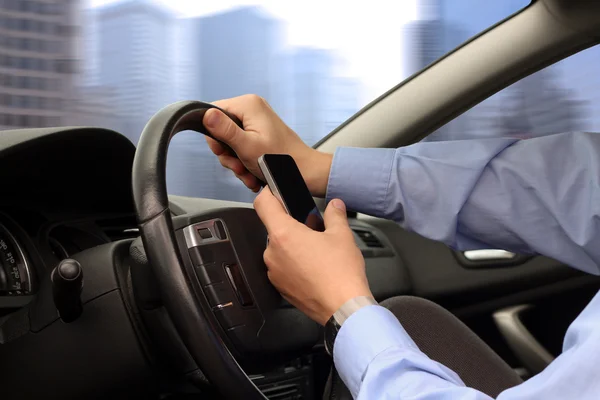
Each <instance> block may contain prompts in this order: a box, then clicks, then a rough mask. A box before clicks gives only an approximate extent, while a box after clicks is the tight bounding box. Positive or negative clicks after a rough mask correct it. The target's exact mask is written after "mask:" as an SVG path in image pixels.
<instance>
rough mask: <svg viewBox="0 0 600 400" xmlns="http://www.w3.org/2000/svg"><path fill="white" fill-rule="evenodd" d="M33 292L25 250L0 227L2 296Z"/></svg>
mask: <svg viewBox="0 0 600 400" xmlns="http://www.w3.org/2000/svg"><path fill="white" fill-rule="evenodd" d="M29 292H31V274H30V270H29V264H28V263H27V259H26V257H25V253H24V252H23V248H22V247H21V245H19V243H18V242H17V240H16V239H15V237H14V236H13V235H12V234H11V233H10V232H9V231H8V229H6V228H5V227H4V226H3V225H0V295H9V296H18V295H23V294H29Z"/></svg>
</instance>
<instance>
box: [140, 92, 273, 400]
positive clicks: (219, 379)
mask: <svg viewBox="0 0 600 400" xmlns="http://www.w3.org/2000/svg"><path fill="white" fill-rule="evenodd" d="M210 108H218V107H216V106H214V105H212V104H209V103H203V102H197V101H183V102H178V103H174V104H171V105H169V106H167V107H165V108H163V109H162V110H160V111H159V112H158V113H157V114H156V115H154V116H153V117H152V118H151V119H150V121H149V122H148V124H147V125H146V127H145V128H144V131H143V132H142V135H141V138H140V141H139V144H138V148H137V151H136V154H135V159H134V163H133V172H132V181H133V182H132V188H133V197H134V203H135V209H136V216H137V219H138V224H139V228H140V233H141V237H142V241H143V243H144V248H145V251H146V254H147V257H148V260H149V264H150V267H151V268H152V270H153V272H154V275H155V276H156V279H157V281H158V287H159V289H160V294H161V297H162V300H163V303H164V306H165V308H166V310H167V312H168V313H169V315H170V316H171V318H172V320H173V324H174V326H175V328H176V329H177V331H178V333H179V335H180V336H181V339H182V340H183V342H184V344H185V345H186V347H187V349H188V351H189V352H190V355H191V356H192V358H193V359H194V361H195V362H196V364H197V365H198V367H199V368H200V369H201V370H202V371H203V373H204V374H205V375H206V376H207V378H208V379H209V380H210V381H211V383H212V384H214V385H215V386H216V387H217V389H218V390H219V391H220V393H222V394H223V395H224V396H225V397H227V398H242V397H243V398H245V399H265V398H266V397H265V396H264V395H263V394H262V392H261V391H260V390H259V389H258V388H257V387H256V385H254V383H253V382H252V381H251V380H250V378H249V377H248V375H247V374H246V373H245V372H244V371H243V370H242V368H241V366H240V365H239V363H238V362H237V361H236V359H235V358H234V356H233V354H232V353H231V352H230V350H229V349H228V347H227V345H226V344H225V342H224V341H223V338H222V337H221V334H220V333H219V331H218V329H217V327H216V326H215V324H214V322H213V321H211V320H210V318H209V317H208V316H207V315H206V313H205V311H204V310H203V308H202V307H200V306H199V304H198V302H197V298H196V296H195V294H194V291H193V288H192V286H191V283H190V280H189V276H188V275H186V272H185V268H184V263H183V261H182V256H181V253H180V250H179V247H178V241H177V239H176V237H175V231H174V227H173V220H172V217H171V212H170V209H169V200H168V196H167V185H166V160H167V150H168V147H169V143H170V141H171V139H172V138H173V136H174V135H175V134H177V133H178V132H181V131H183V130H194V131H197V132H201V133H204V134H207V133H208V132H207V131H206V128H205V127H204V125H203V123H202V120H203V117H204V114H205V112H206V111H207V110H208V109H210ZM236 123H237V124H238V125H240V126H241V123H240V122H239V121H236Z"/></svg>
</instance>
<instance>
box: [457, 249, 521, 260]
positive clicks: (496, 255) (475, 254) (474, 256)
mask: <svg viewBox="0 0 600 400" xmlns="http://www.w3.org/2000/svg"><path fill="white" fill-rule="evenodd" d="M463 255H464V256H465V258H466V259H467V260H469V261H495V260H512V259H513V258H515V257H516V256H517V255H516V254H515V253H511V252H510V251H506V250H500V249H482V250H467V251H464V252H463Z"/></svg>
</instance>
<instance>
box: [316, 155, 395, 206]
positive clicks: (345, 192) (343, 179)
mask: <svg viewBox="0 0 600 400" xmlns="http://www.w3.org/2000/svg"><path fill="white" fill-rule="evenodd" d="M395 153H396V149H363V148H353V147H341V148H338V149H337V150H336V151H335V153H334V155H333V161H332V164H331V171H330V172H329V183H328V184H327V201H329V200H332V199H336V198H337V199H341V200H343V201H344V203H345V204H346V207H347V208H348V209H349V210H352V211H358V212H361V213H364V214H369V215H373V216H378V215H381V214H382V213H383V210H385V202H386V197H387V193H388V187H389V181H390V177H391V174H392V168H393V163H394V158H395ZM367 187H368V190H365V188H367Z"/></svg>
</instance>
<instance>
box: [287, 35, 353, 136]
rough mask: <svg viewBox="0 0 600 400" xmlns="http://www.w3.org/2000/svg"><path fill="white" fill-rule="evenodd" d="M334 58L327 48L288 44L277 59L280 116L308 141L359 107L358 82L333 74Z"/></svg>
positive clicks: (329, 128)
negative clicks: (288, 46)
mask: <svg viewBox="0 0 600 400" xmlns="http://www.w3.org/2000/svg"><path fill="white" fill-rule="evenodd" d="M338 62H340V61H339V60H338V59H337V58H336V56H335V53H333V52H332V51H331V50H327V49H319V48H311V47H297V48H292V49H290V51H289V52H288V53H286V54H285V55H283V56H282V57H281V58H280V60H279V68H280V73H279V75H278V79H279V81H278V82H277V84H276V85H277V87H278V94H279V95H280V96H281V99H280V100H278V104H279V106H280V108H281V109H280V112H281V116H282V118H283V119H284V120H285V122H287V123H288V124H289V125H290V127H291V128H292V129H294V130H295V131H296V132H297V133H298V134H299V135H300V136H301V137H302V139H303V140H304V141H305V142H306V143H308V144H309V145H313V144H314V143H316V142H317V141H319V140H320V139H321V138H322V137H324V136H325V135H327V134H328V133H329V132H331V131H332V130H333V129H335V128H336V127H337V126H338V125H339V124H341V123H342V122H344V121H345V120H346V119H348V118H349V117H350V116H352V115H353V114H354V113H355V112H356V111H358V109H359V108H360V105H361V103H360V95H361V93H360V85H359V83H358V81H357V80H356V79H353V78H350V77H343V76H337V75H336V71H337V70H338V69H337V68H336V66H337V63H338Z"/></svg>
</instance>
